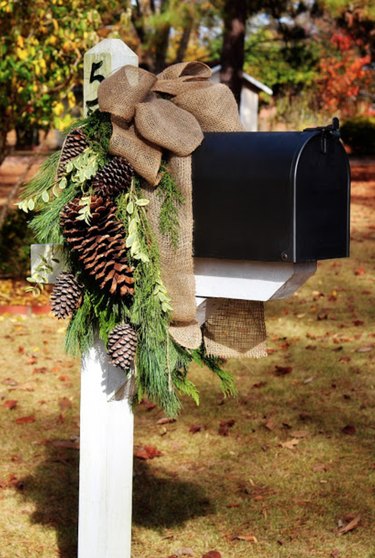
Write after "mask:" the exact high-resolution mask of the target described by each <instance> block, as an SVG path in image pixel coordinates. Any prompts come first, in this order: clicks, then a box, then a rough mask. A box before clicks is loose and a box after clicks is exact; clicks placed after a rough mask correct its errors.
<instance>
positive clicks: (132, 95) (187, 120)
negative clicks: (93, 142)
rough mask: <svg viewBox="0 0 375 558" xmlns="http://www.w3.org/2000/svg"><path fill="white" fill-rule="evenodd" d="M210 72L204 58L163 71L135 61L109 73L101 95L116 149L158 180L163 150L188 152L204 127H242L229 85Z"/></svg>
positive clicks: (138, 169)
mask: <svg viewBox="0 0 375 558" xmlns="http://www.w3.org/2000/svg"><path fill="white" fill-rule="evenodd" d="M210 77H211V70H210V68H209V67H208V66H206V64H203V63H202V62H186V63H181V64H174V65H173V66H170V67H169V68H167V69H166V70H164V71H163V72H162V73H161V74H159V75H158V76H155V75H154V74H152V73H150V72H148V71H146V70H142V69H140V68H137V67H135V66H123V67H122V68H120V69H119V70H117V71H116V72H114V73H113V74H112V75H110V76H109V77H108V78H107V79H105V80H104V81H103V82H102V83H101V84H100V86H99V90H98V98H99V107H100V110H101V111H104V112H109V113H111V115H112V124H113V134H112V138H111V142H110V151H111V153H113V154H116V155H120V156H122V157H125V158H126V159H127V160H128V161H129V163H131V165H132V166H133V167H134V169H135V170H136V172H137V173H138V174H140V175H141V176H142V177H143V178H145V179H146V180H147V181H148V182H149V183H150V184H152V185H155V184H156V183H157V181H158V178H157V177H158V172H159V168H160V163H161V157H162V152H163V150H166V151H168V152H169V153H172V154H173V155H177V156H179V157H187V156H188V155H191V153H192V152H193V151H194V150H195V149H196V148H197V147H198V145H199V144H200V143H201V142H202V140H203V132H204V131H215V132H218V131H238V130H241V124H240V121H239V117H238V110H237V105H236V103H235V102H233V96H232V94H231V92H230V90H229V89H228V88H227V87H226V86H224V85H221V84H214V83H212V82H210V81H209V79H210Z"/></svg>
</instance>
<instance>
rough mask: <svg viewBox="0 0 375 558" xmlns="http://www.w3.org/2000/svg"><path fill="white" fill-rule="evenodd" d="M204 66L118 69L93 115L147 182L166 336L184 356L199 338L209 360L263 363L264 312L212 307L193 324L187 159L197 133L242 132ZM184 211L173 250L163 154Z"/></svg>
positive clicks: (233, 304)
mask: <svg viewBox="0 0 375 558" xmlns="http://www.w3.org/2000/svg"><path fill="white" fill-rule="evenodd" d="M210 77H211V70H210V68H209V67H208V66H206V64H203V63H202V62H186V63H181V64H174V65H172V66H170V67H168V68H167V69H166V70H164V71H163V72H162V73H161V74H158V75H157V76H156V75H154V74H152V73H151V72H148V71H146V70H143V69H140V68H137V67H135V66H123V67H122V68H120V69H119V70H117V71H116V72H114V73H112V74H111V75H110V76H109V77H107V78H106V79H105V80H104V81H103V82H102V83H101V84H100V86H99V90H98V98H99V107H100V110H101V111H103V112H109V113H110V114H111V120H112V126H113V132H112V137H111V140H110V146H109V150H110V152H111V153H112V154H114V155H120V156H122V157H124V158H125V159H127V160H128V161H129V163H130V164H131V165H132V166H133V167H134V169H135V171H136V172H137V173H138V174H139V175H140V176H141V177H142V178H144V179H145V181H146V184H145V185H144V194H145V196H146V197H147V198H148V199H149V201H150V203H149V206H148V216H149V219H150V223H151V225H152V227H153V231H154V233H155V236H156V239H157V241H158V244H159V250H160V258H161V272H162V279H163V281H164V283H165V286H166V288H167V291H168V294H169V296H170V297H171V303H172V307H173V312H172V323H171V328H170V333H171V335H172V336H173V338H174V339H175V340H176V341H177V342H179V343H180V344H181V345H183V346H185V347H187V348H191V349H193V348H198V347H199V346H200V344H201V342H202V331H203V338H204V342H205V345H206V349H207V351H208V353H209V354H214V355H217V356H222V357H230V356H255V357H258V356H264V355H265V346H264V344H265V325H264V315H263V304H262V303H260V302H252V301H238V300H237V301H233V300H229V301H228V300H227V299H210V301H209V303H208V309H209V311H208V320H207V322H206V324H204V326H203V328H202V330H201V328H200V326H199V325H198V322H197V319H196V302H195V280H194V263H193V210H192V177H191V154H192V153H193V151H194V150H195V149H196V148H197V147H198V146H199V145H200V144H201V142H202V140H203V132H221V131H225V132H231V131H232V132H234V131H242V130H243V128H242V125H241V123H240V120H239V115H238V110H237V104H236V102H235V100H234V97H233V95H232V93H231V91H230V90H229V89H228V87H226V86H225V85H222V84H214V83H212V82H211V81H210ZM166 152H167V153H168V157H169V165H168V166H169V171H170V173H171V175H172V177H173V178H174V179H175V181H176V183H177V185H178V187H179V189H180V191H181V193H182V194H183V196H184V199H185V203H184V204H183V207H181V209H180V210H179V218H180V221H179V222H180V238H179V243H178V246H177V248H175V247H173V246H172V245H171V244H170V242H169V240H168V239H167V238H166V237H165V236H163V235H162V234H161V233H160V230H159V215H160V207H161V201H160V197H159V196H158V195H157V192H156V188H155V186H157V184H158V182H159V179H160V177H159V169H160V165H161V160H162V155H163V153H166Z"/></svg>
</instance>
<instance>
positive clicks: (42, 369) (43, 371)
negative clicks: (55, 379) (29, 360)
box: [33, 366, 48, 374]
mask: <svg viewBox="0 0 375 558" xmlns="http://www.w3.org/2000/svg"><path fill="white" fill-rule="evenodd" d="M47 372H48V368H47V367H46V366H39V367H36V368H34V369H33V374H46V373H47Z"/></svg>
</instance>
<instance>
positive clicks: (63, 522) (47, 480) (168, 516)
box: [20, 446, 211, 558]
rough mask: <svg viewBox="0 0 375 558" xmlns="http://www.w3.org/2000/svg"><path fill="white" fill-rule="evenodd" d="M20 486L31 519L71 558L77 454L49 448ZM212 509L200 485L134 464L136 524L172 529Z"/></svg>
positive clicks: (75, 521)
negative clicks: (51, 532)
mask: <svg viewBox="0 0 375 558" xmlns="http://www.w3.org/2000/svg"><path fill="white" fill-rule="evenodd" d="M20 484H21V485H22V487H23V489H22V495H23V497H24V498H25V499H26V500H29V501H32V502H33V503H34V504H35V505H36V510H35V512H34V513H33V514H32V516H31V521H32V522H34V523H39V524H42V525H46V526H48V527H51V528H53V529H55V530H56V534H57V545H58V549H59V556H60V558H74V557H75V556H76V555H77V545H78V536H77V532H78V484H79V455H78V452H77V451H76V450H74V449H66V448H54V447H51V446H47V448H46V457H45V460H44V461H43V462H42V463H41V464H40V465H39V466H38V467H37V468H36V469H35V471H34V473H33V474H32V475H30V476H27V477H25V478H23V479H21V480H20ZM210 511H211V504H210V502H209V500H208V499H207V498H206V497H205V494H204V493H203V489H202V488H201V487H200V486H199V485H196V484H192V483H188V482H183V481H180V480H178V479H174V478H167V477H163V476H156V475H154V473H153V472H152V470H151V468H150V466H149V465H148V464H147V463H146V462H139V461H138V460H135V463H134V490H133V522H134V523H135V524H137V525H142V526H145V527H149V528H155V529H157V528H163V527H172V526H176V525H180V524H182V523H184V522H185V521H186V520H188V519H191V518H193V517H197V516H202V515H206V514H207V513H210Z"/></svg>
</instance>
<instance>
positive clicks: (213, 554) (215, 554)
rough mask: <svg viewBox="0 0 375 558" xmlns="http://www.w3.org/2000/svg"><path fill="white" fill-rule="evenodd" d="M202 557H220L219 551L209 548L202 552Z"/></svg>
mask: <svg viewBox="0 0 375 558" xmlns="http://www.w3.org/2000/svg"><path fill="white" fill-rule="evenodd" d="M202 558H221V552H218V551H217V550H210V551H209V552H206V554H203V556H202Z"/></svg>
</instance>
